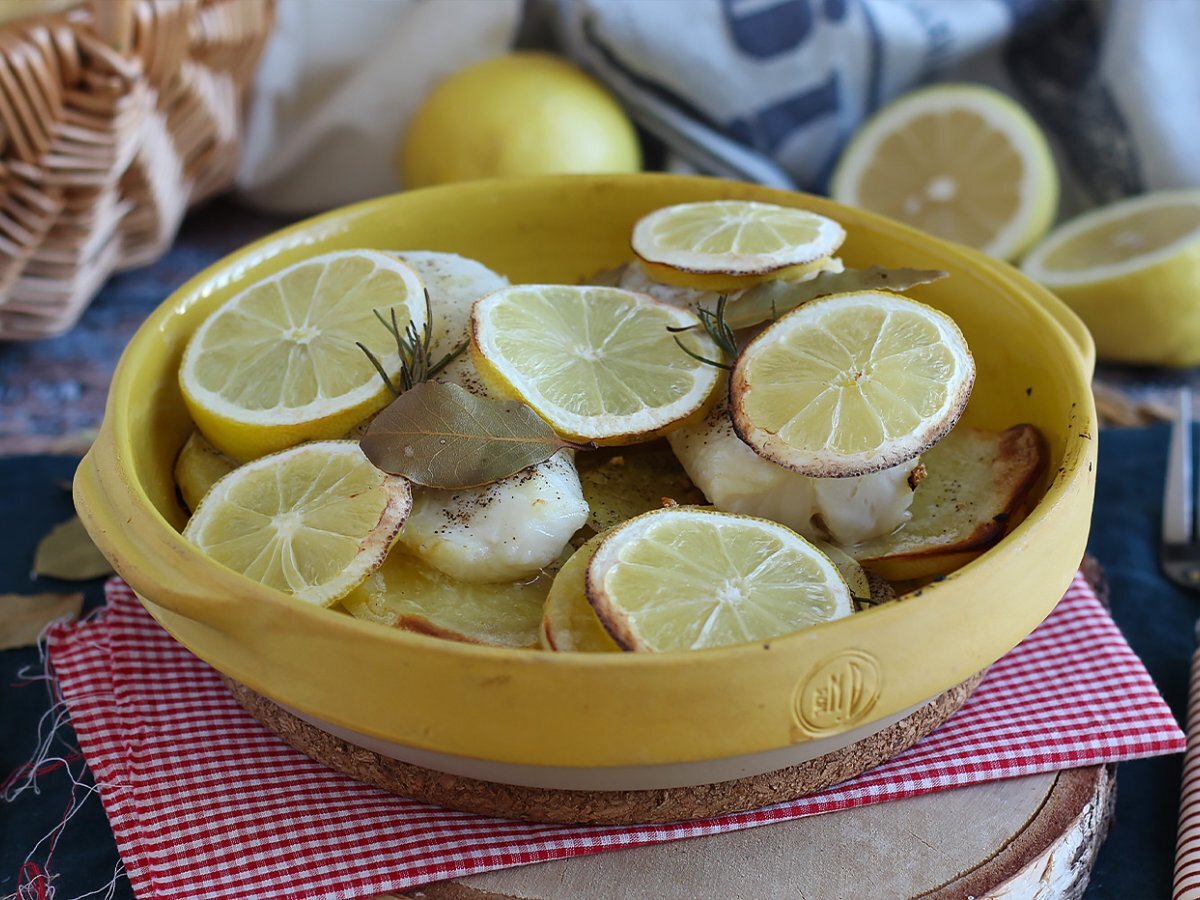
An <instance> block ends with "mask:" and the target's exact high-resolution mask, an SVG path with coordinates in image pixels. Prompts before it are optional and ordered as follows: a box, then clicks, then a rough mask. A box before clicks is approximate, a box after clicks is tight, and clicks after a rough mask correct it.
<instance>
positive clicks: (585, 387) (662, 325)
mask: <svg viewBox="0 0 1200 900" xmlns="http://www.w3.org/2000/svg"><path fill="white" fill-rule="evenodd" d="M698 325H699V320H698V319H697V318H696V316H695V314H694V313H692V312H690V311H688V310H683V309H678V308H675V307H672V306H669V305H667V304H665V303H661V302H659V301H657V300H654V299H653V298H651V297H648V296H646V295H644V294H636V293H634V292H632V291H625V290H621V289H619V288H610V287H586V286H585V287H569V286H565V285H518V286H515V287H510V288H506V289H504V290H501V291H497V292H495V293H493V294H490V295H488V296H487V297H484V298H483V299H481V300H479V301H478V302H477V303H476V304H475V308H474V311H473V313H472V337H471V353H472V358H473V359H474V361H475V364H476V368H477V369H478V370H479V372H480V374H481V375H483V376H484V379H485V381H487V382H488V383H489V386H491V387H493V388H494V389H495V390H496V391H497V392H498V393H502V394H505V395H507V396H516V397H519V398H520V399H522V400H524V401H525V402H526V403H528V404H529V405H530V406H531V407H533V408H534V409H535V410H536V411H537V412H538V414H539V415H541V416H542V418H544V419H545V420H546V421H547V422H549V423H550V425H551V426H552V427H553V428H554V429H555V430H556V431H558V432H559V433H560V434H563V435H566V436H568V437H574V438H580V439H583V440H596V441H599V442H606V443H621V442H627V441H629V440H641V439H644V438H647V437H650V436H652V435H654V434H656V433H659V432H661V431H662V430H663V429H665V428H667V427H669V426H670V425H672V424H674V423H676V422H678V421H680V420H682V419H685V418H686V417H688V416H690V415H692V414H693V413H695V412H697V411H698V410H699V409H700V408H701V407H702V406H703V405H704V404H705V403H706V402H707V400H708V399H709V396H710V394H711V393H712V390H713V388H714V387H715V385H716V383H717V377H718V370H717V369H715V368H713V367H712V366H709V365H706V364H704V363H701V362H699V361H698V360H695V359H693V358H692V357H690V356H688V355H687V354H686V353H684V352H683V351H682V350H680V349H679V347H678V346H677V345H676V343H675V341H674V338H673V336H672V335H671V334H670V333H669V332H668V331H667V328H668V326H673V327H680V328H688V327H697V326H698ZM687 340H688V343H689V345H690V346H693V347H695V348H696V352H698V353H700V354H702V355H705V356H709V357H710V358H715V357H716V356H717V355H718V354H719V352H720V351H719V350H718V349H717V347H716V346H715V345H714V344H713V343H712V342H711V341H710V340H709V339H708V338H707V336H705V335H704V334H703V333H702V332H700V333H694V334H689V335H688V337H687Z"/></svg>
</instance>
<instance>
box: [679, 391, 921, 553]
mask: <svg viewBox="0 0 1200 900" xmlns="http://www.w3.org/2000/svg"><path fill="white" fill-rule="evenodd" d="M667 440H668V441H670V443H671V449H672V450H674V451H675V455H676V456H677V457H678V458H679V461H680V462H681V463H682V464H683V468H684V469H685V470H686V471H687V474H688V477H689V478H691V479H692V482H693V483H694V484H695V485H696V487H698V488H699V489H700V490H701V491H703V492H704V496H706V497H707V498H708V499H709V501H710V502H711V503H712V504H713V505H714V506H715V507H717V509H721V510H725V511H726V512H736V513H744V514H745V515H749V516H760V517H762V518H765V519H773V520H774V521H776V522H781V523H783V524H784V525H787V526H788V527H789V528H791V529H792V530H794V531H797V532H799V533H800V534H802V535H804V536H805V537H807V538H811V539H818V540H832V541H833V542H835V543H837V544H841V545H843V546H850V545H852V544H857V543H859V542H861V541H865V540H867V539H869V538H873V537H877V536H879V535H885V534H890V533H891V532H893V531H895V530H896V529H897V528H899V527H900V526H901V525H903V524H904V523H905V522H906V521H908V510H909V507H910V506H911V505H912V500H913V483H915V482H916V481H917V480H918V479H919V478H920V475H921V474H922V473H921V470H920V461H919V460H916V459H914V460H910V461H908V462H906V463H904V464H902V465H899V466H895V467H894V468H891V469H884V470H883V471H881V472H872V473H871V474H869V475H861V476H858V477H857V478H812V477H810V476H808V475H801V474H800V473H798V472H793V471H791V470H790V469H785V468H783V467H782V466H778V465H776V464H775V463H773V462H769V461H768V460H765V459H763V458H762V457H761V456H759V455H758V454H757V453H755V452H754V451H753V450H752V449H750V447H749V446H747V445H746V444H745V443H744V442H743V441H742V439H741V438H739V437H738V436H737V433H736V432H735V431H734V430H733V421H732V420H731V419H730V417H729V401H728V399H727V398H724V397H723V398H722V399H721V400H720V401H719V402H718V403H717V404H716V405H715V406H714V407H713V408H712V409H711V410H710V411H709V413H708V415H707V416H705V417H704V419H702V420H701V421H699V422H696V423H694V424H690V425H685V426H683V427H682V428H678V429H676V430H675V431H673V432H671V433H670V434H669V435H667Z"/></svg>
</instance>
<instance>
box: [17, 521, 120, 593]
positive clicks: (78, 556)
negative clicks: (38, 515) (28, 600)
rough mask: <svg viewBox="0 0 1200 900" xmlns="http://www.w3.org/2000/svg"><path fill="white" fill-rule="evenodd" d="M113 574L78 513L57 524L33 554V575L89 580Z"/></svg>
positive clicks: (70, 579) (67, 579)
mask: <svg viewBox="0 0 1200 900" xmlns="http://www.w3.org/2000/svg"><path fill="white" fill-rule="evenodd" d="M112 573H113V568H112V566H111V565H110V564H109V562H108V560H107V559H105V558H104V554H102V553H101V552H100V551H99V550H97V549H96V545H95V544H93V543H92V539H91V536H90V535H88V533H87V531H86V529H84V527H83V523H82V522H80V521H79V517H78V516H76V517H74V518H71V519H67V521H65V522H62V523H61V524H59V525H55V526H54V528H52V529H51V531H50V533H49V534H48V535H46V536H45V537H44V538H42V540H41V541H40V542H39V543H38V546H37V552H36V553H35V554H34V557H33V574H34V575H45V576H47V577H49V578H60V579H62V580H63V581H88V580H90V579H92V578H99V577H101V576H103V575H111V574H112Z"/></svg>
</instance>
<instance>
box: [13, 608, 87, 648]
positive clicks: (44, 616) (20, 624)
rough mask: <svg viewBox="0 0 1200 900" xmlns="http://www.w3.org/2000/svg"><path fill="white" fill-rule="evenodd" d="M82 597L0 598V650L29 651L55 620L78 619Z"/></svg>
mask: <svg viewBox="0 0 1200 900" xmlns="http://www.w3.org/2000/svg"><path fill="white" fill-rule="evenodd" d="M82 609H83V594H0V650H14V649H16V648H17V647H32V646H34V645H35V644H37V639H38V636H39V635H40V634H41V633H42V629H44V628H45V627H46V626H47V625H49V624H50V623H51V622H53V621H54V620H55V619H61V618H63V617H64V616H70V617H71V619H73V620H74V619H78V618H79V613H80V611H81V610H82Z"/></svg>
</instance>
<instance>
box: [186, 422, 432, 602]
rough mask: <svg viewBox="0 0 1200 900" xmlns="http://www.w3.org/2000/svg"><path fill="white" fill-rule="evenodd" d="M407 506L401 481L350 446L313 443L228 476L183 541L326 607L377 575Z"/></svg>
mask: <svg viewBox="0 0 1200 900" xmlns="http://www.w3.org/2000/svg"><path fill="white" fill-rule="evenodd" d="M411 507H412V493H411V491H410V489H409V484H408V481H406V480H405V479H403V478H399V477H397V476H395V475H387V474H385V473H383V472H381V471H380V470H379V469H377V468H375V467H374V466H373V465H371V463H370V462H369V461H368V460H367V458H366V457H365V456H364V455H363V452H362V450H360V449H359V447H358V444H356V443H354V442H353V441H317V442H314V443H310V444H301V445H300V446H299V447H293V448H291V449H290V450H284V451H282V452H281V453H275V454H272V455H270V456H264V457H263V458H262V459H258V460H255V461H254V462H252V463H248V464H247V465H244V466H241V467H239V468H237V469H234V470H233V471H232V472H230V473H229V474H228V475H226V476H225V477H224V478H222V479H221V480H220V481H218V482H217V483H216V484H215V485H213V486H212V489H211V490H209V492H208V493H207V494H205V495H204V499H203V500H201V501H200V505H199V506H198V507H197V508H196V512H195V514H194V515H193V516H192V518H191V519H190V520H189V521H188V523H187V527H186V528H185V529H184V531H183V536H184V537H185V538H187V539H188V540H190V541H191V542H192V543H193V544H195V545H196V546H197V547H199V548H200V549H201V550H203V551H204V552H205V553H207V554H208V555H209V556H210V557H212V558H213V559H214V560H216V561H217V562H219V563H221V564H222V565H224V566H227V567H228V568H230V569H233V570H234V571H235V572H241V573H242V574H243V575H245V576H247V577H248V578H253V579H254V580H255V581H259V582H262V583H263V584H265V585H267V586H268V587H273V588H275V589H277V590H280V591H283V592H285V593H288V594H291V595H293V596H295V597H297V598H298V599H300V600H304V601H305V602H307V603H313V604H316V605H318V606H329V605H330V604H332V603H333V602H334V601H336V600H338V599H339V598H341V597H343V596H345V595H346V594H347V593H349V592H350V591H351V590H352V589H353V588H354V587H356V586H357V585H359V584H361V583H362V581H363V580H364V579H365V578H366V577H367V576H368V575H370V574H371V572H373V571H375V569H377V568H379V566H380V565H381V564H382V563H383V560H384V557H386V556H387V552H388V548H389V547H391V545H392V540H393V539H394V538H395V536H396V533H397V532H398V531H399V530H400V526H401V525H403V524H404V519H405V517H406V516H407V515H408V511H409V509H410V508H411Z"/></svg>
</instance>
